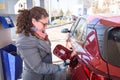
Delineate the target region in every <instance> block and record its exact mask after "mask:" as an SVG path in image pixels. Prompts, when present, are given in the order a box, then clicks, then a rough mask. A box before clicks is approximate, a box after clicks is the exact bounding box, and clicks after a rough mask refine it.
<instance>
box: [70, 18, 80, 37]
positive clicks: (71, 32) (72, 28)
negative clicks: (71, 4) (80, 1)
mask: <svg viewBox="0 0 120 80" xmlns="http://www.w3.org/2000/svg"><path fill="white" fill-rule="evenodd" d="M80 19H81V18H78V19H77V21H76V22H75V23H74V24H73V25H72V27H71V29H70V34H71V35H72V34H73V32H74V30H75V28H76V26H77V25H78V22H79V21H80Z"/></svg>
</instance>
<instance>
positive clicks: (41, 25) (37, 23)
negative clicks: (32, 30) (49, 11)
mask: <svg viewBox="0 0 120 80" xmlns="http://www.w3.org/2000/svg"><path fill="white" fill-rule="evenodd" d="M48 20H49V19H48V17H46V18H42V19H39V20H38V21H37V20H36V19H34V18H33V19H32V23H33V25H34V26H35V27H36V28H37V29H38V30H40V31H42V32H44V31H45V29H46V27H47V25H48Z"/></svg>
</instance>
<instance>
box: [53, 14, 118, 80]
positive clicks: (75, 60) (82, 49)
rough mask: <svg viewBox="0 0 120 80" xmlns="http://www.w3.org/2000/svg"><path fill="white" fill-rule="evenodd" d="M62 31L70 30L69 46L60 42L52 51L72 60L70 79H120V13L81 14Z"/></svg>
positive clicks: (64, 58)
mask: <svg viewBox="0 0 120 80" xmlns="http://www.w3.org/2000/svg"><path fill="white" fill-rule="evenodd" d="M62 32H63V33H69V36H68V39H67V40H66V41H67V42H66V44H67V46H66V49H65V48H64V46H62V45H57V46H56V47H55V49H54V51H53V53H54V54H55V55H56V56H58V57H60V58H61V59H63V60H66V59H70V64H69V68H70V78H71V80H120V16H119V15H113V16H112V15H110V16H103V15H102V16H100V15H97V16H88V15H87V16H82V17H80V18H78V20H77V21H76V22H75V23H74V24H73V26H72V27H71V29H70V30H68V29H63V30H62ZM61 50H62V51H61ZM73 54H74V55H73ZM61 55H62V56H61Z"/></svg>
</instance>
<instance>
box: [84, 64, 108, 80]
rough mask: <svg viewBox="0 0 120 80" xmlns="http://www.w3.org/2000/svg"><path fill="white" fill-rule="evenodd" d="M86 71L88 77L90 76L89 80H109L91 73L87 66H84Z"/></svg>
mask: <svg viewBox="0 0 120 80" xmlns="http://www.w3.org/2000/svg"><path fill="white" fill-rule="evenodd" d="M84 71H85V73H86V75H87V76H88V78H89V80H109V78H107V77H105V76H102V75H99V74H95V73H94V72H93V71H90V70H89V68H88V67H87V66H86V65H84Z"/></svg>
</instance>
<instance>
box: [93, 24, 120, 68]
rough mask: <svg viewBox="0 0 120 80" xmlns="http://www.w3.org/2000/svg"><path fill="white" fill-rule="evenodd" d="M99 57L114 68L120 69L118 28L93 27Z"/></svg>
mask: <svg viewBox="0 0 120 80" xmlns="http://www.w3.org/2000/svg"><path fill="white" fill-rule="evenodd" d="M95 29H96V32H97V38H98V45H99V50H100V55H101V57H102V58H103V59H104V60H105V61H106V62H108V63H109V64H112V65H114V66H119V67H120V28H113V27H105V26H103V25H101V24H97V25H96V26H95Z"/></svg>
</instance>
